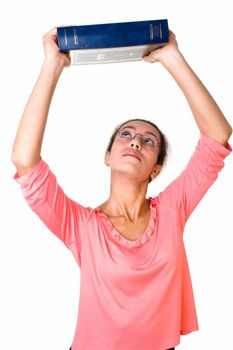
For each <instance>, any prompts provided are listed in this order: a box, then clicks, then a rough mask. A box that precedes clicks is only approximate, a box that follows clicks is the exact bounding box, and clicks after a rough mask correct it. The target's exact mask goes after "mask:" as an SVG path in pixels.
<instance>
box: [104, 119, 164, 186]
mask: <svg viewBox="0 0 233 350" xmlns="http://www.w3.org/2000/svg"><path fill="white" fill-rule="evenodd" d="M120 130H121V137H120V135H119V133H118V134H117V135H116V137H115V140H114V143H113V145H112V149H111V152H106V155H105V163H106V164H107V165H109V166H110V168H111V171H112V172H113V173H116V174H117V173H118V174H119V175H120V174H121V175H122V174H125V176H131V177H132V178H133V179H134V180H138V181H140V182H143V181H146V180H148V178H149V177H150V175H151V177H152V179H154V178H155V177H156V176H157V175H158V174H159V172H160V170H161V165H159V164H157V159H158V155H159V144H158V142H160V135H159V132H158V130H156V129H155V128H154V127H153V126H152V125H151V124H149V123H146V122H142V121H132V122H128V123H126V124H124V125H123V126H122V127H121V128H120ZM135 133H136V135H135V137H134V138H132V136H134V134H135ZM138 134H140V135H138ZM142 135H143V137H142Z"/></svg>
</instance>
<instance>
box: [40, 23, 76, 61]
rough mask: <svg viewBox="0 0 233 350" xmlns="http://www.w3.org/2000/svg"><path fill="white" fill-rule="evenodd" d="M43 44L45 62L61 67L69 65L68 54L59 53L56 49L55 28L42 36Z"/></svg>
mask: <svg viewBox="0 0 233 350" xmlns="http://www.w3.org/2000/svg"><path fill="white" fill-rule="evenodd" d="M43 44H44V52H45V59H46V60H49V61H52V62H53V63H55V62H57V63H59V64H62V65H63V67H67V66H69V65H70V56H69V54H68V53H64V52H61V51H60V50H59V48H58V41H57V29H56V27H55V28H53V29H51V30H50V31H49V32H48V33H47V34H45V35H44V36H43Z"/></svg>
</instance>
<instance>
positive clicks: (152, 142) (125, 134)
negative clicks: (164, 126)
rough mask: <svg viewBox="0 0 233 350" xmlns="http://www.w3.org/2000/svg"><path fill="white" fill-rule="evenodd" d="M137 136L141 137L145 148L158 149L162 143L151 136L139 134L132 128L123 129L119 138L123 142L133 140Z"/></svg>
mask: <svg viewBox="0 0 233 350" xmlns="http://www.w3.org/2000/svg"><path fill="white" fill-rule="evenodd" d="M136 135H140V136H141V140H142V142H143V144H144V145H145V146H149V147H151V148H156V147H157V146H159V145H160V142H159V141H158V140H157V138H156V137H155V136H153V135H150V134H144V135H142V134H138V133H136V131H135V130H134V129H131V128H123V129H121V130H119V131H118V136H119V137H120V138H121V139H123V140H126V141H128V140H133V139H134V138H135V137H136Z"/></svg>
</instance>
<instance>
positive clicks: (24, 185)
mask: <svg viewBox="0 0 233 350" xmlns="http://www.w3.org/2000/svg"><path fill="white" fill-rule="evenodd" d="M14 180H15V181H16V182H17V183H19V184H20V185H21V190H22V193H23V196H24V197H25V199H26V201H27V203H28V205H29V206H30V208H31V209H32V210H33V211H34V212H35V213H36V214H37V215H38V216H39V217H40V219H41V220H42V221H43V222H44V223H45V225H46V226H47V227H48V228H49V229H50V230H51V231H52V232H53V233H54V234H55V235H56V236H57V237H58V238H60V239H61V240H62V241H63V242H64V243H65V245H66V246H67V247H68V248H70V246H71V244H72V246H73V243H74V242H75V245H76V246H77V249H78V251H77V255H78V256H76V258H78V260H80V259H79V258H80V246H81V242H80V231H81V229H82V227H83V225H84V224H85V223H86V221H87V220H88V217H89V215H90V211H89V209H88V208H85V207H83V206H82V205H80V204H78V203H76V202H75V201H73V200H72V199H70V198H68V197H67V195H66V194H65V193H64V192H63V190H62V189H61V187H60V186H59V184H58V182H57V179H56V177H55V175H54V174H53V173H52V172H51V170H50V169H49V166H48V165H47V164H46V163H45V162H44V161H43V160H42V159H41V160H40V162H39V163H38V164H37V166H36V167H35V168H34V169H32V170H31V171H30V172H29V173H27V174H26V175H23V176H19V175H18V174H17V173H16V174H15V176H14ZM79 262H80V261H79Z"/></svg>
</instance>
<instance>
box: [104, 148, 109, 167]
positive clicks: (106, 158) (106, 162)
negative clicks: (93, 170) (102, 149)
mask: <svg viewBox="0 0 233 350" xmlns="http://www.w3.org/2000/svg"><path fill="white" fill-rule="evenodd" d="M109 157H110V152H109V151H106V153H105V157H104V162H105V164H106V165H107V166H109Z"/></svg>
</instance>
